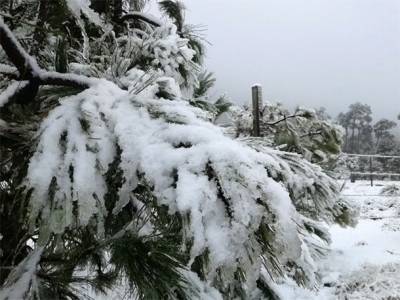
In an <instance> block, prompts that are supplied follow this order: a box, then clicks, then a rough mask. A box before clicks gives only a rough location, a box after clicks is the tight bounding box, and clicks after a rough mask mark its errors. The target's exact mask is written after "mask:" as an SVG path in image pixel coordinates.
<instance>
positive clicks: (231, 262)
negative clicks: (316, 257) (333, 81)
mask: <svg viewBox="0 0 400 300" xmlns="http://www.w3.org/2000/svg"><path fill="white" fill-rule="evenodd" d="M165 81H169V82H170V84H172V83H173V82H174V81H173V80H172V79H170V80H166V79H163V83H164V84H165ZM171 90H178V91H179V88H177V87H176V88H171ZM156 91H157V88H156V85H153V86H150V87H148V88H147V89H146V90H144V91H143V92H142V93H141V94H139V95H132V94H129V93H128V92H126V91H124V90H121V89H120V88H118V87H117V86H116V85H114V84H112V83H111V82H108V81H105V80H102V81H99V83H98V84H97V85H93V86H92V87H90V88H89V89H87V90H85V91H83V92H81V93H80V94H78V95H75V96H71V97H67V98H65V99H63V100H62V101H61V105H60V106H59V107H57V108H55V109H54V110H53V111H51V112H50V113H49V115H48V117H47V118H46V119H45V120H44V121H43V123H42V125H41V128H40V130H39V132H38V135H37V138H38V139H39V143H38V146H37V148H36V149H35V153H34V155H33V157H32V158H31V160H30V164H29V169H28V175H27V186H28V187H29V188H33V189H34V190H33V194H32V199H31V206H32V207H31V222H32V225H33V224H34V223H36V221H37V220H39V221H40V222H41V223H42V224H46V227H47V228H48V230H50V231H51V232H55V233H61V232H63V230H64V229H65V228H67V227H70V228H71V227H75V226H84V225H86V224H88V223H89V222H90V221H95V222H97V224H98V234H99V235H100V236H102V235H104V219H105V218H106V217H107V215H108V214H117V213H118V209H121V208H122V207H124V206H125V205H126V204H127V203H128V202H132V201H133V203H134V204H135V205H136V206H138V207H141V206H143V205H146V203H142V202H141V201H140V200H139V199H133V198H132V194H131V191H134V190H135V188H136V187H137V186H138V183H139V181H140V180H141V179H140V176H139V175H140V174H142V175H141V176H144V179H145V181H146V182H147V183H148V184H149V185H150V186H151V187H152V191H153V195H154V196H155V197H156V199H157V203H158V205H166V206H167V207H168V209H169V212H170V213H171V214H174V213H179V215H181V216H188V219H187V220H188V223H187V225H186V226H185V227H184V230H185V232H186V233H185V235H184V236H186V238H187V239H188V241H191V243H189V244H191V247H190V257H191V260H190V263H191V262H193V260H194V259H195V257H197V256H199V255H201V254H204V253H205V252H208V254H209V261H210V263H209V270H208V274H207V278H208V279H210V280H212V279H214V278H215V276H217V269H219V270H222V272H223V273H224V274H229V275H227V276H233V273H234V272H235V270H236V268H237V267H239V266H240V268H241V270H242V271H243V272H244V273H245V274H247V275H246V276H248V277H247V278H249V279H248V280H249V282H248V286H249V289H251V288H255V284H256V283H255V281H256V280H257V278H258V277H257V274H258V272H259V271H260V266H261V264H262V263H263V264H264V265H265V266H266V268H267V269H268V271H273V269H274V268H277V265H279V264H281V265H285V264H286V263H288V262H292V263H293V262H295V265H297V266H300V267H302V268H304V269H306V268H307V267H308V265H310V264H312V260H311V258H310V257H309V252H310V251H309V249H307V246H306V245H305V244H304V243H305V241H304V240H303V236H302V235H299V233H298V229H299V228H298V227H299V226H301V216H300V215H298V213H297V212H296V210H295V207H294V206H293V204H292V202H291V199H290V196H289V193H288V191H287V189H286V188H285V186H284V185H283V184H281V183H279V182H278V181H276V180H274V179H273V178H271V177H270V176H269V174H268V173H269V172H268V169H266V163H267V162H269V161H270V160H271V157H270V156H269V155H267V154H264V153H262V152H257V151H255V150H252V149H251V148H249V147H248V146H246V145H243V144H241V143H239V142H238V141H234V140H231V139H230V138H228V137H226V136H224V135H223V133H222V131H221V129H220V128H218V127H216V126H214V125H212V124H211V123H209V122H207V121H205V120H203V117H204V116H205V114H204V112H203V111H201V110H200V109H198V108H194V107H192V106H190V105H189V104H188V103H187V102H186V101H181V100H179V99H176V100H173V101H171V100H166V99H158V98H157V97H156V96H155V94H156ZM178 96H179V95H178ZM117 147H118V148H119V149H121V151H122V152H121V154H120V155H121V157H120V164H119V168H120V169H121V170H122V172H123V177H124V180H123V185H122V186H121V188H120V189H119V200H118V203H116V204H115V206H114V208H113V210H112V211H107V209H106V207H107V205H106V203H105V201H106V200H105V195H106V193H107V183H106V181H105V174H106V173H107V170H108V167H109V165H110V164H111V163H112V162H113V161H114V159H115V156H116V155H117V150H116V149H117ZM274 159H279V158H278V157H275V158H274ZM75 204H77V212H76V210H75V209H74V206H75ZM260 228H261V229H262V228H263V232H264V234H266V231H268V232H269V235H268V236H269V239H270V240H268V241H265V242H268V243H269V246H268V247H266V246H265V245H263V242H261V241H262V240H263V238H262V237H264V239H265V235H261V238H260V230H261V229H260ZM186 242H187V241H186ZM249 253H252V254H254V256H253V255H250V254H249ZM249 255H250V257H249ZM254 257H255V259H254ZM274 259H276V260H277V261H279V264H276V263H275V264H274V263H273V262H272V260H274ZM312 268H313V267H310V269H312ZM281 271H282V270H281ZM254 272H255V273H254Z"/></svg>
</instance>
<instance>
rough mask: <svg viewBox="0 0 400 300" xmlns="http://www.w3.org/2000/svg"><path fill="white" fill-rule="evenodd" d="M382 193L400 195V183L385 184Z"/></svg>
mask: <svg viewBox="0 0 400 300" xmlns="http://www.w3.org/2000/svg"><path fill="white" fill-rule="evenodd" d="M380 194H381V195H384V196H400V185H398V184H388V185H385V186H384V187H383V188H382V189H381V191H380Z"/></svg>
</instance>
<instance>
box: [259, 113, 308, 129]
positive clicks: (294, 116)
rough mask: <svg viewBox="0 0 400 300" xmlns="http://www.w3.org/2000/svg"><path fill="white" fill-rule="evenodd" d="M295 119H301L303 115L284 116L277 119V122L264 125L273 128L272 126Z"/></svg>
mask: <svg viewBox="0 0 400 300" xmlns="http://www.w3.org/2000/svg"><path fill="white" fill-rule="evenodd" d="M297 117H303V114H294V115H290V116H284V117H283V118H282V119H279V120H277V121H275V122H270V123H266V125H268V126H274V125H276V124H278V123H281V122H283V121H286V120H288V119H293V118H297Z"/></svg>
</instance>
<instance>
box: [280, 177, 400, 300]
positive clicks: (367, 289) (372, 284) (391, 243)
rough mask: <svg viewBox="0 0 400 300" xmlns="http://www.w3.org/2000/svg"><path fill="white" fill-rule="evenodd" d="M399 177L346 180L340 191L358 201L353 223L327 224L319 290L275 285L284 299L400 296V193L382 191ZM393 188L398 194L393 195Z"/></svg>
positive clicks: (346, 299) (390, 298)
mask: <svg viewBox="0 0 400 300" xmlns="http://www.w3.org/2000/svg"><path fill="white" fill-rule="evenodd" d="M393 184H397V185H398V186H400V182H397V183H396V182H387V181H386V182H383V181H378V182H375V183H374V186H373V187H371V186H370V182H367V181H358V182H356V183H350V182H346V183H345V187H344V189H343V191H342V194H343V196H345V197H348V198H349V199H350V200H351V201H353V202H354V203H355V204H357V205H358V206H359V207H360V220H359V222H358V224H357V225H356V227H355V228H341V227H340V226H337V225H335V226H332V227H331V228H330V232H331V235H332V245H331V248H332V252H331V253H330V254H329V255H328V256H327V257H326V258H325V259H324V260H323V261H322V262H321V263H320V268H321V274H322V278H321V279H322V283H323V285H324V287H323V288H321V289H320V290H319V291H316V292H310V291H306V290H302V289H299V288H298V287H296V286H295V285H294V284H293V285H291V284H290V283H288V284H286V285H280V286H278V287H277V288H278V290H279V292H280V294H281V296H282V298H283V299H285V300H292V299H295V300H303V299H304V300H306V299H307V300H314V299H315V300H317V299H318V300H319V299H322V300H325V299H326V300H331V299H332V300H333V299H340V300H342V299H343V300H363V299H385V300H395V299H400V218H399V208H400V195H399V194H398V193H392V194H391V195H388V194H389V193H388V194H386V195H381V192H382V189H383V188H384V187H387V186H390V185H393ZM396 194H397V195H396Z"/></svg>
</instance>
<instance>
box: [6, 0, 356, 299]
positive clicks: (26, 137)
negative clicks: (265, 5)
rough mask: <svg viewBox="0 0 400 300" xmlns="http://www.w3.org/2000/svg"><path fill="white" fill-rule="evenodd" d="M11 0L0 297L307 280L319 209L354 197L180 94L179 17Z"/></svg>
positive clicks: (194, 291) (186, 70)
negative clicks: (231, 132) (232, 133)
mask: <svg viewBox="0 0 400 300" xmlns="http://www.w3.org/2000/svg"><path fill="white" fill-rule="evenodd" d="M11 3H12V5H11V6H9V7H7V8H6V9H8V11H5V12H4V14H3V15H4V21H3V20H1V21H0V43H1V46H2V51H3V52H2V53H1V63H2V64H1V65H0V73H1V74H2V75H1V76H2V87H1V88H2V93H1V94H0V106H1V111H0V118H1V121H0V126H1V131H0V135H1V139H2V142H1V147H0V149H1V165H0V166H1V170H0V171H1V173H0V174H1V182H0V192H1V203H0V207H1V210H0V211H1V227H0V239H1V244H0V246H1V249H0V250H1V251H0V256H1V260H0V262H1V265H0V271H1V273H0V275H1V276H0V280H1V282H0V283H1V284H2V289H1V291H0V299H21V298H24V299H37V298H42V299H79V298H82V297H85V296H88V291H87V287H88V286H90V288H93V289H94V290H95V291H96V292H103V293H108V292H110V290H112V289H114V288H115V287H117V286H123V287H124V286H125V287H126V288H127V289H128V290H129V291H130V292H131V293H132V296H133V297H137V298H140V299H196V298H199V299H204V298H210V299H212V298H214V299H233V298H242V299H260V298H265V299H269V298H277V297H278V295H276V294H275V292H274V290H273V285H272V284H271V282H272V281H274V280H280V278H283V277H285V276H288V277H291V278H293V279H294V280H296V282H297V283H298V284H301V285H305V286H308V287H310V288H312V287H315V286H317V283H318V278H317V275H316V271H317V269H316V266H315V264H314V261H315V260H316V259H318V257H319V256H320V255H322V254H323V252H324V251H325V249H326V241H327V240H329V236H328V235H327V233H326V231H325V230H324V228H323V226H322V223H321V221H329V222H331V221H336V222H343V221H344V222H348V221H349V220H348V218H347V217H348V215H349V208H348V207H347V206H346V204H345V203H344V202H341V201H338V199H337V195H338V191H337V186H336V184H335V182H334V181H332V180H331V179H330V178H329V177H327V176H326V175H324V174H323V172H321V169H320V168H319V167H317V166H315V165H313V164H311V163H309V162H307V161H306V160H302V159H301V158H300V157H299V156H296V155H295V154H290V153H284V152H279V151H274V150H272V149H270V148H268V147H265V146H264V145H253V147H254V148H255V149H253V148H252V147H249V146H247V145H246V144H245V143H242V142H240V141H237V140H232V139H231V138H229V137H227V136H225V135H224V134H223V132H222V130H221V129H220V128H219V127H216V126H214V125H213V124H211V123H210V122H209V120H208V116H209V115H208V113H207V112H205V111H204V110H202V109H200V108H198V107H195V106H193V105H191V101H190V100H189V101H188V100H186V99H191V98H193V95H194V91H196V89H197V88H198V83H197V82H198V80H197V79H198V74H199V69H200V66H199V65H198V62H199V55H201V53H203V52H201V51H203V50H201V51H200V50H199V49H200V46H199V45H197V46H193V45H196V44H199V43H198V40H196V42H193V41H192V40H191V39H190V38H191V37H192V36H191V35H190V34H188V32H187V31H185V30H183V29H184V28H188V27H185V25H184V23H182V22H183V20H181V19H182V18H178V17H176V18H174V19H173V21H174V23H175V24H174V23H172V22H170V21H166V22H165V23H163V22H160V21H158V20H156V19H154V18H153V17H151V16H148V15H145V14H143V13H142V12H141V11H137V9H138V8H143V4H144V1H133V2H131V3H128V1H114V2H113V5H111V6H104V5H103V4H102V3H101V1H93V3H92V4H91V3H90V1H77V0H66V1H61V0H59V1H46V0H41V1H39V7H37V5H38V3H37V2H36V1H14V2H13V1H12V2H11ZM163 3H164V4H163V5H164V6H162V9H163V10H164V11H166V10H167V6H166V4H165V3H166V1H163ZM128 4H131V5H130V6H129V5H128ZM174 4H175V5H176V7H175V12H174V10H173V9H172V8H171V7H172V6H171V5H174ZM168 5H169V6H168V11H169V12H174V13H173V14H176V13H179V11H177V10H181V9H182V5H180V4H179V3H177V2H174V1H169V3H168ZM50 6H51V10H49V7H50ZM45 8H46V9H45ZM129 8H133V9H134V10H132V11H129V10H127V9H129ZM49 11H52V15H49V14H48V12H49ZM180 13H181V16H183V14H182V12H180ZM169 15H171V14H169ZM21 16H24V17H25V19H24V20H25V21H24V22H23V23H21V22H16V20H18V19H19V18H20V17H21ZM176 16H177V15H176ZM182 24H183V25H182ZM180 26H181V27H180ZM10 28H12V29H13V31H11V30H10ZM17 38H18V40H19V41H18V40H17ZM34 41H35V42H34ZM201 49H202V48H201Z"/></svg>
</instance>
